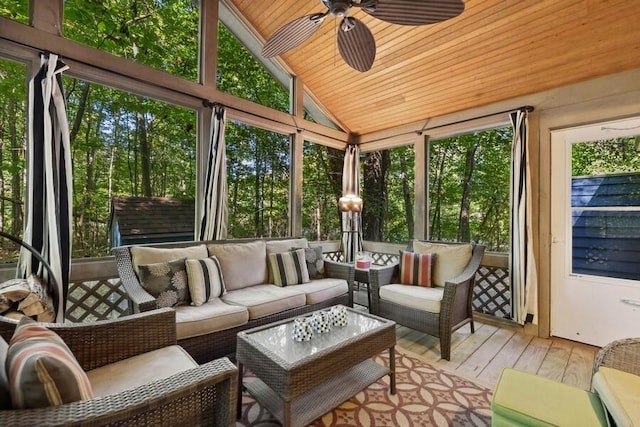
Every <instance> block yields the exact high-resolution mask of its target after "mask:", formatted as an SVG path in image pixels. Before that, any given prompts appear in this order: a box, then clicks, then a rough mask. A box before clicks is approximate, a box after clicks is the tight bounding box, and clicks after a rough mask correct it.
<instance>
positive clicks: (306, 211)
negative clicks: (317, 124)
mask: <svg viewBox="0 0 640 427" xmlns="http://www.w3.org/2000/svg"><path fill="white" fill-rule="evenodd" d="M343 160H344V152H343V151H340V150H336V149H333V148H329V147H326V146H323V145H320V144H314V143H313V142H309V141H305V143H304V154H303V160H302V163H303V172H302V175H303V180H302V182H303V184H302V234H303V236H304V237H306V238H307V239H309V240H337V239H339V238H340V237H341V234H340V215H339V212H338V199H339V197H340V196H341V195H342V162H343Z"/></svg>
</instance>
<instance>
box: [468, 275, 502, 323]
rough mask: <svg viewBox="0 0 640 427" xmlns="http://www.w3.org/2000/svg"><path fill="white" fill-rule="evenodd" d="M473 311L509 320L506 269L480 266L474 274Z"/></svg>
mask: <svg viewBox="0 0 640 427" xmlns="http://www.w3.org/2000/svg"><path fill="white" fill-rule="evenodd" d="M473 309H474V310H475V311H477V312H480V313H484V314H490V315H493V316H496V317H502V318H504V319H511V284H510V283H509V271H508V270H507V269H505V268H501V267H488V266H484V265H483V266H480V269H479V270H478V273H477V274H476V286H475V287H474V288H473Z"/></svg>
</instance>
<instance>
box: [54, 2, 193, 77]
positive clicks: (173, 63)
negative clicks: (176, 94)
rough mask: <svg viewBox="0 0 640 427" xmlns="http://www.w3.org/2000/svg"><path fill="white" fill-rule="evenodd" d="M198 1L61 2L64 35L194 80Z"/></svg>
mask: <svg viewBox="0 0 640 427" xmlns="http://www.w3.org/2000/svg"><path fill="white" fill-rule="evenodd" d="M198 5H199V2H194V1H191V0H172V1H159V0H154V1H142V0H107V1H83V0H66V1H65V2H64V25H63V33H64V36H65V37H67V38H70V39H72V40H75V41H77V42H80V43H84V44H86V45H88V46H91V47H95V48H97V49H100V50H102V51H105V52H109V53H112V54H114V55H117V56H120V57H123V58H127V59H130V60H132V61H136V62H139V63H141V64H145V65H148V66H150V67H153V68H156V69H158V70H162V71H166V72H168V73H170V74H173V75H174V76H178V77H183V78H185V79H188V80H192V81H196V80H197V79H198V52H199V41H198V28H199V19H200V18H199V16H200V10H199V7H198Z"/></svg>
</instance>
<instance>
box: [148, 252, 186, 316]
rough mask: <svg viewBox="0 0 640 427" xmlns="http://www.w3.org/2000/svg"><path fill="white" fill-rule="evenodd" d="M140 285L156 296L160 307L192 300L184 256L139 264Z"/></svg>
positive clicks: (173, 305) (172, 305)
mask: <svg viewBox="0 0 640 427" xmlns="http://www.w3.org/2000/svg"><path fill="white" fill-rule="evenodd" d="M138 275H139V277H140V285H141V286H142V287H143V288H144V289H145V290H146V291H147V292H149V293H150V294H151V295H152V296H153V297H155V298H156V304H157V307H158V308H162V307H175V306H176V305H179V304H188V303H189V301H190V296H189V288H188V286H187V270H186V268H185V263H184V258H180V259H176V260H173V261H168V262H157V263H154V264H141V265H139V266H138Z"/></svg>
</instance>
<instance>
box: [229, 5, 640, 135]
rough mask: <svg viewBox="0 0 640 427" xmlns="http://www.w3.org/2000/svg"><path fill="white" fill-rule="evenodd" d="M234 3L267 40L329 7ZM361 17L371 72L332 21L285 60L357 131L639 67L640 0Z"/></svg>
mask: <svg viewBox="0 0 640 427" xmlns="http://www.w3.org/2000/svg"><path fill="white" fill-rule="evenodd" d="M226 1H228V2H230V3H232V4H233V5H235V7H236V8H237V9H238V10H239V11H240V12H241V14H242V15H243V16H244V17H245V19H246V20H247V22H248V23H249V24H250V25H251V26H253V27H254V29H255V30H256V32H257V33H258V34H259V35H261V36H262V37H263V38H264V39H266V38H268V37H269V36H270V35H271V34H272V33H273V32H274V31H275V30H276V29H278V28H279V27H280V26H282V25H284V24H285V23H287V22H289V21H291V20H293V19H295V18H297V17H300V16H303V15H307V14H310V13H314V12H320V11H324V10H325V9H324V7H323V6H322V5H321V4H320V2H319V1H318V0H274V1H255V0H226ZM353 10H354V11H355V12H351V14H352V16H355V17H356V18H358V19H361V20H362V21H363V22H364V23H365V24H366V25H367V26H368V27H369V28H370V29H371V31H372V32H373V34H374V37H375V39H376V44H377V56H376V60H375V62H374V65H373V67H372V68H371V70H369V71H367V72H365V73H360V72H357V71H355V70H353V69H351V68H350V67H349V66H347V65H346V64H345V63H344V62H343V60H342V58H341V57H340V55H339V53H338V51H337V47H336V37H335V31H336V26H337V25H338V21H337V20H336V19H333V18H332V17H329V18H327V20H326V21H325V22H324V24H323V26H322V27H321V29H320V30H319V31H318V32H317V33H316V34H314V35H313V36H312V37H311V38H310V39H309V40H307V41H306V42H305V43H303V44H302V45H300V46H298V47H297V48H296V49H294V50H292V51H290V52H288V53H285V54H283V55H282V56H281V58H282V59H283V60H284V61H285V62H286V63H287V65H288V66H289V67H290V69H291V70H293V72H294V73H295V74H296V75H297V76H299V77H300V78H301V79H302V81H303V82H304V84H305V85H306V86H307V87H308V88H309V90H310V91H311V92H312V93H313V94H314V95H315V97H316V98H317V99H318V100H319V101H320V102H321V103H322V104H323V105H324V106H325V107H326V108H327V109H328V110H329V111H330V112H331V113H332V114H333V115H334V116H335V117H336V118H337V120H338V121H339V122H340V124H341V125H342V126H344V127H345V128H346V130H347V131H350V132H352V133H354V134H359V135H365V134H368V133H371V132H376V131H380V130H384V129H390V128H394V127H397V126H401V125H404V124H408V123H416V122H420V121H422V120H426V119H429V118H432V117H438V116H442V115H445V114H448V113H454V112H457V111H463V110H467V109H470V108H473V107H479V106H483V105H487V104H491V103H494V102H498V101H502V100H506V99H511V98H515V97H518V96H522V95H527V94H532V93H536V92H540V91H543V90H547V89H552V88H555V87H560V86H564V85H567V84H571V83H575V82H579V81H583V80H588V79H591V78H595V77H599V76H603V75H608V74H613V73H617V72H622V71H626V70H630V69H635V68H640V25H638V23H639V22H640V2H639V1H638V0H624V1H619V0H465V11H464V12H463V13H462V14H461V15H460V16H458V17H456V18H453V19H451V20H448V21H445V22H441V23H437V24H432V25H427V26H422V27H407V26H400V25H393V24H389V23H386V22H383V21H381V20H378V19H375V18H372V17H371V16H369V15H367V14H366V13H364V12H362V11H361V10H359V9H355V8H354V9H353Z"/></svg>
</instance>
